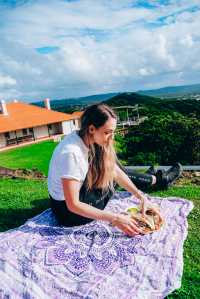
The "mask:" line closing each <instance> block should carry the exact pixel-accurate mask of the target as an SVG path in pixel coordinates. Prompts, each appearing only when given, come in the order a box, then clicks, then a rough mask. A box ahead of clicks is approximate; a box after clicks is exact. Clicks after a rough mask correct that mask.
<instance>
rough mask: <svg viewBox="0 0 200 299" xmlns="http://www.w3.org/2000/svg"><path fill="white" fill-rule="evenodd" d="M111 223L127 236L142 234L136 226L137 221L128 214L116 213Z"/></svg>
mask: <svg viewBox="0 0 200 299" xmlns="http://www.w3.org/2000/svg"><path fill="white" fill-rule="evenodd" d="M112 225H113V226H116V227H117V228H119V229H120V230H122V231H123V232H124V233H125V234H127V235H129V236H135V235H138V234H143V231H142V230H141V229H140V228H139V227H138V226H137V222H136V221H135V220H134V219H133V218H131V217H130V216H129V215H121V214H118V215H116V216H115V218H114V220H113V221H112Z"/></svg>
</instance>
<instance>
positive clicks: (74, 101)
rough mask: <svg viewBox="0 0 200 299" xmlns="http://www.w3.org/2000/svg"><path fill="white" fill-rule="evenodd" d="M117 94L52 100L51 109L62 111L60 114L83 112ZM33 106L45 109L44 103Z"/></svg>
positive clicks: (35, 103) (36, 103)
mask: <svg viewBox="0 0 200 299" xmlns="http://www.w3.org/2000/svg"><path fill="white" fill-rule="evenodd" d="M116 94H117V93H106V94H97V95H91V96H86V97H80V98H68V99H61V100H51V108H52V110H56V111H60V112H66V113H67V112H73V111H77V110H81V109H82V108H84V107H85V106H87V105H90V104H94V103H98V102H101V101H105V100H107V99H110V98H112V97H113V96H115V95H116ZM32 104H33V105H36V106H40V107H44V102H43V101H40V102H34V103H32Z"/></svg>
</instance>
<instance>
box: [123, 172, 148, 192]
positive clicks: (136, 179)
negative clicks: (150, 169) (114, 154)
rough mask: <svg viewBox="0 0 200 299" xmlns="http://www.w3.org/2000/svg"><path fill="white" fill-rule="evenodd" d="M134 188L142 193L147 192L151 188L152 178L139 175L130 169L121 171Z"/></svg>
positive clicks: (144, 174) (146, 175) (143, 174)
mask: <svg viewBox="0 0 200 299" xmlns="http://www.w3.org/2000/svg"><path fill="white" fill-rule="evenodd" d="M123 170H124V171H125V172H126V174H127V175H128V177H129V178H130V179H131V181H132V182H133V183H134V184H135V185H136V187H137V188H138V189H140V190H142V191H147V190H149V189H150V188H151V187H152V183H153V177H152V175H150V174H146V173H139V172H136V171H135V170H131V169H128V170H127V169H123Z"/></svg>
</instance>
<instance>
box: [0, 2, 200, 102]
mask: <svg viewBox="0 0 200 299" xmlns="http://www.w3.org/2000/svg"><path fill="white" fill-rule="evenodd" d="M152 3H154V4H155V5H156V8H154V9H147V8H144V7H143V8H142V7H133V6H132V5H131V4H132V1H128V0H124V1H117V0H110V1H108V0H102V1H100V0H99V1H98V0H97V1H92V0H81V1H74V2H64V1H53V0H52V1H49V2H48V4H47V3H46V1H36V2H32V1H30V3H28V4H27V5H25V6H19V7H18V8H16V9H11V8H10V9H6V10H4V12H3V13H2V18H1V25H0V35H1V37H2V38H1V45H0V64H1V73H2V76H3V78H4V79H1V77H0V85H1V94H0V96H1V97H3V98H5V99H9V98H10V97H14V98H16V97H23V98H25V99H28V100H39V99H41V98H44V97H50V98H63V97H71V96H81V95H86V94H95V93H101V92H111V91H124V90H130V91H133V90H137V89H145V88H154V87H155V88H157V87H161V86H165V85H174V84H180V83H181V84H187V83H189V84H190V83H197V82H198V78H199V73H198V72H199V71H200V67H199V66H198V63H197V62H198V58H199V55H200V11H198V10H196V11H193V12H191V10H188V11H187V10H186V8H188V1H186V0H183V1H178V0H177V1H171V2H170V3H169V5H158V1H152ZM197 4H198V2H197V1H196V0H192V1H190V6H194V5H197ZM164 16H166V17H167V19H166V20H167V22H165V24H162V22H161V23H160V24H158V21H157V20H158V19H159V18H161V17H164ZM49 46H50V47H52V46H55V47H59V51H56V52H54V53H49V54H47V55H42V54H40V53H38V52H37V51H36V50H35V49H36V48H40V47H49ZM6 78H7V79H6ZM2 82H4V83H2ZM6 82H7V83H6ZM9 84H10V85H9ZM9 86H10V88H8V87H9ZM13 86H14V88H12V89H11V87H13Z"/></svg>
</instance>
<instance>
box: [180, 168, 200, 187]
mask: <svg viewBox="0 0 200 299" xmlns="http://www.w3.org/2000/svg"><path fill="white" fill-rule="evenodd" d="M175 184H176V185H178V186H183V185H188V184H195V185H199V186H200V172H199V171H183V173H182V175H181V177H180V178H179V179H178V180H177V181H176V183H175Z"/></svg>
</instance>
